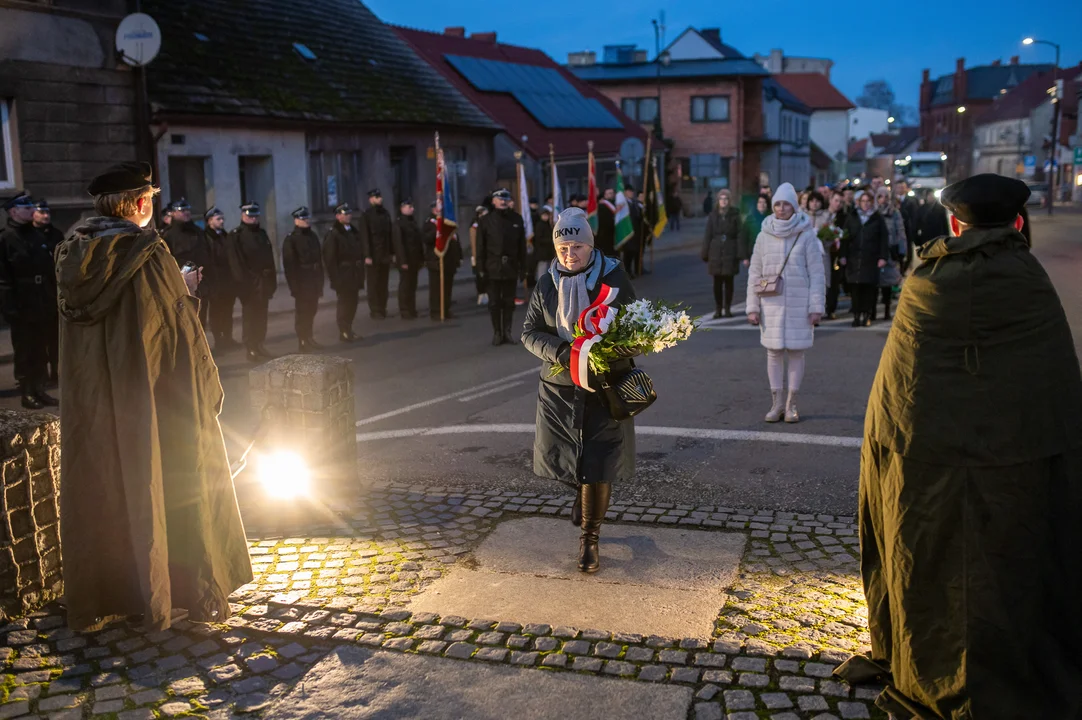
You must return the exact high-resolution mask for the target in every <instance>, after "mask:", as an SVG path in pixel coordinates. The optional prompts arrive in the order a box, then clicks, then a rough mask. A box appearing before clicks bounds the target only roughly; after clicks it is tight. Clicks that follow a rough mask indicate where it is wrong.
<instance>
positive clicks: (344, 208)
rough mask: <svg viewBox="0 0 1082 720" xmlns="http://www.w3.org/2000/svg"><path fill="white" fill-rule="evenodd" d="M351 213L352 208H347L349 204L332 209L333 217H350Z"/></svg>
mask: <svg viewBox="0 0 1082 720" xmlns="http://www.w3.org/2000/svg"><path fill="white" fill-rule="evenodd" d="M352 213H353V208H351V207H350V206H349V203H342V204H341V205H339V206H338V207H336V208H335V209H334V214H335V215H350V214H352Z"/></svg>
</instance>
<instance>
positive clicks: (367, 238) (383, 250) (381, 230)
mask: <svg viewBox="0 0 1082 720" xmlns="http://www.w3.org/2000/svg"><path fill="white" fill-rule="evenodd" d="M358 229H359V230H360V231H361V240H362V241H363V242H364V256H365V258H371V259H372V263H373V264H374V265H390V264H391V256H392V255H394V221H393V220H391V214H390V213H389V212H387V210H386V209H385V208H384V207H383V206H382V205H370V206H369V207H368V209H367V210H365V211H364V214H363V215H361V221H360V222H359V223H358Z"/></svg>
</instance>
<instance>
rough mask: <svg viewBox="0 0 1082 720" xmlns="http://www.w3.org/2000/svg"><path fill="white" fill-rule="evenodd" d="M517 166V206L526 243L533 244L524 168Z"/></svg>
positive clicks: (520, 164) (531, 219) (528, 195)
mask: <svg viewBox="0 0 1082 720" xmlns="http://www.w3.org/2000/svg"><path fill="white" fill-rule="evenodd" d="M517 165H518V206H519V212H520V213H521V214H522V227H523V229H524V230H525V231H526V242H527V243H530V244H531V245H532V244H533V213H531V212H530V194H529V192H528V190H527V188H526V168H525V167H524V166H523V164H522V163H517Z"/></svg>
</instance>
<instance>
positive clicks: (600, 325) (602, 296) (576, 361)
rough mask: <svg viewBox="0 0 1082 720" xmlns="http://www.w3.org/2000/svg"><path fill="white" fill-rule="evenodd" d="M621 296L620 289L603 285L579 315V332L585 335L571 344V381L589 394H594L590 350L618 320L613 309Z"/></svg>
mask: <svg viewBox="0 0 1082 720" xmlns="http://www.w3.org/2000/svg"><path fill="white" fill-rule="evenodd" d="M619 294H620V290H619V289H618V288H613V287H609V286H608V285H605V284H602V285H601V292H599V293H598V294H597V299H596V300H594V301H593V302H592V303H590V307H588V308H586V309H585V310H583V311H582V314H580V315H579V322H578V326H579V330H580V331H582V332H583V333H584V334H583V335H581V336H580V337H577V338H575V341H574V342H573V343H571V381H572V382H573V383H575V384H576V385H578V386H579V387H581V388H583V389H584V390H587V391H589V392H594V389H593V388H592V387H590V379H589V378H590V348H592V347H593V346H594V345H595V344H596V343H597V341H598V340H600V339H601V336H602V335H604V334H605V332H606V331H608V329H609V327H611V326H612V321H613V320H615V319H616V308H614V307H612V303H613V302H614V301H615V300H616V296H617V295H619Z"/></svg>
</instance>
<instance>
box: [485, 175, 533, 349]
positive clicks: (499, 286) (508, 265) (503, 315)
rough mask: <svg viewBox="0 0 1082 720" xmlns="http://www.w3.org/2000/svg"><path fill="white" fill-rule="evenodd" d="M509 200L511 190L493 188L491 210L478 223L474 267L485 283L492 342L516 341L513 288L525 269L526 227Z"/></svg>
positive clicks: (497, 343)
mask: <svg viewBox="0 0 1082 720" xmlns="http://www.w3.org/2000/svg"><path fill="white" fill-rule="evenodd" d="M510 203H511V191H510V190H508V189H507V188H501V189H499V190H497V191H496V192H494V193H493V194H492V206H493V210H492V212H490V213H489V214H488V215H485V217H484V218H482V219H481V222H480V224H479V225H478V226H477V267H478V269H479V270H478V271H479V272H480V273H481V274H482V275H483V276H484V279H485V282H486V283H487V285H486V288H487V290H488V297H489V305H488V311H489V314H490V315H491V317H492V344H493V345H504V344H506V345H515V344H516V342H515V339H514V338H513V337H512V335H511V322H512V320H513V316H514V313H515V288H516V286H517V283H518V282H520V281H521V280H522V279H525V273H526V266H525V262H526V229H525V227H524V224H523V222H522V216H521V215H519V214H518V213H516V212H515V211H514V210H511V209H510V207H509V205H510Z"/></svg>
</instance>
